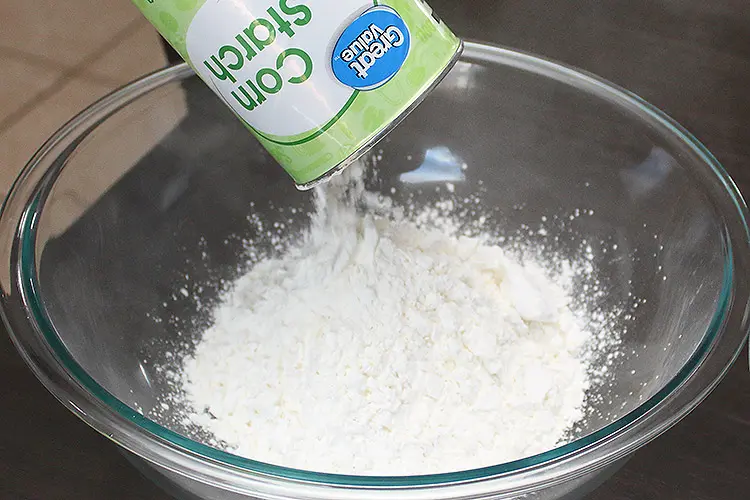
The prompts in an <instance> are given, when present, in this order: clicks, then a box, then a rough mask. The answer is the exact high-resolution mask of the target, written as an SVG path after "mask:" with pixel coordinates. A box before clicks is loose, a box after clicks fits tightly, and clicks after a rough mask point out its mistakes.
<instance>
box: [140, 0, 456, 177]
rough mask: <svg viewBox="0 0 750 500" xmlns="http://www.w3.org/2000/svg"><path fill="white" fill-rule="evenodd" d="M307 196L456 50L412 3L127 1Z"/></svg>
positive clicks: (389, 122) (442, 69)
mask: <svg viewBox="0 0 750 500" xmlns="http://www.w3.org/2000/svg"><path fill="white" fill-rule="evenodd" d="M134 3H135V4H136V6H137V7H138V8H139V9H140V10H141V11H142V12H143V13H144V14H145V15H146V17H147V18H148V19H149V20H150V21H151V23H152V24H153V25H154V26H155V27H156V28H157V29H158V31H159V32H160V33H161V34H162V36H164V38H165V39H166V40H167V41H168V42H169V43H170V44H171V45H172V46H173V47H174V48H175V49H176V50H177V52H179V54H180V55H181V56H182V57H183V58H184V59H185V60H186V61H187V62H188V63H189V64H190V65H191V66H192V67H193V68H194V69H195V71H196V73H197V74H198V75H199V76H200V77H201V78H202V79H203V80H204V81H205V82H206V83H207V84H208V85H209V86H210V87H211V88H212V89H213V90H214V91H215V92H216V94H217V95H218V96H219V97H220V98H221V99H222V101H224V103H225V104H226V105H227V106H229V107H230V108H231V109H232V110H233V111H234V113H235V115H237V117H238V118H239V119H240V120H242V122H243V123H244V124H245V125H246V126H247V128H248V129H250V130H251V131H252V132H253V134H255V136H256V137H257V138H258V140H260V142H261V143H262V144H263V146H264V147H265V148H266V149H267V150H268V151H269V152H270V153H271V154H272V155H273V156H274V158H276V160H277V161H278V162H279V163H280V164H281V166H282V167H284V169H285V170H286V171H287V172H288V173H289V174H290V175H291V176H292V178H293V179H294V181H295V182H296V183H297V186H298V187H300V188H301V189H308V188H310V187H312V186H314V185H315V184H317V183H318V182H321V181H322V180H324V179H326V178H327V177H329V176H331V175H333V174H334V173H336V172H338V171H340V170H341V169H343V168H345V167H346V166H347V165H349V164H350V163H351V162H352V161H354V160H355V159H356V158H357V157H359V156H360V155H361V154H363V153H364V152H366V151H367V150H368V149H369V148H370V147H372V146H373V145H374V144H375V143H376V142H377V141H378V140H379V139H380V138H381V137H383V136H384V135H385V134H386V133H387V132H388V131H389V130H390V129H391V128H392V127H393V126H395V124H397V123H398V122H399V121H400V119H402V118H403V117H405V116H406V115H407V114H408V112H409V111H410V110H411V109H412V108H413V107H415V106H416V105H417V104H418V103H419V101H420V100H421V99H422V98H423V97H424V95H425V94H426V93H427V92H428V91H429V90H430V89H431V88H432V87H434V86H435V85H437V83H438V82H439V81H440V80H441V78H442V77H443V76H444V75H445V74H446V73H447V72H448V71H449V70H450V68H451V67H452V66H453V64H454V63H455V62H456V60H457V59H458V56H459V55H460V52H461V48H462V43H461V41H460V40H459V39H458V38H457V37H456V36H455V35H454V34H453V33H452V32H451V31H450V29H448V27H447V26H446V25H445V24H444V23H443V22H441V21H440V20H439V19H438V18H437V17H436V16H435V15H434V14H433V12H432V10H431V9H430V7H429V6H428V5H427V4H426V3H425V2H424V1H422V0H374V1H373V0H370V1H367V0H134Z"/></svg>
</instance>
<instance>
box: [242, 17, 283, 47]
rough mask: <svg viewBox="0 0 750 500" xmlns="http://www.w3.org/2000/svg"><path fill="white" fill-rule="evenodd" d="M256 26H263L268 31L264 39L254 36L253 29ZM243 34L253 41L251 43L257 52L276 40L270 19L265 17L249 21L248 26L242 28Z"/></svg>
mask: <svg viewBox="0 0 750 500" xmlns="http://www.w3.org/2000/svg"><path fill="white" fill-rule="evenodd" d="M258 26H263V27H264V28H265V29H266V31H268V36H266V38H265V39H261V38H258V37H257V36H255V30H256V28H258ZM243 32H244V33H245V35H247V37H248V38H249V39H250V41H251V42H253V45H255V47H256V48H257V49H258V52H261V51H262V50H263V49H265V48H266V47H268V46H269V45H271V44H272V43H273V42H274V41H275V40H276V30H275V29H274V27H273V24H271V21H268V20H267V19H263V18H261V19H256V20H255V21H253V22H252V23H250V26H248V27H247V28H245V29H244V30H243Z"/></svg>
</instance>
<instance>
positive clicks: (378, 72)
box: [331, 6, 411, 90]
mask: <svg viewBox="0 0 750 500" xmlns="http://www.w3.org/2000/svg"><path fill="white" fill-rule="evenodd" d="M410 47H411V34H410V33H409V28H408V27H407V26H406V23H405V22H404V20H403V19H402V18H401V16H399V15H398V12H396V11H395V10H394V9H392V8H390V7H386V6H378V7H373V8H372V9H369V10H368V11H366V12H365V13H364V14H362V15H361V16H359V17H358V18H357V19H355V20H354V22H352V23H351V24H350V25H349V27H347V28H346V29H345V30H344V32H343V33H342V34H341V36H340V37H339V40H338V42H337V43H336V46H335V48H334V50H333V58H332V61H331V65H332V68H333V74H334V75H335V76H336V78H337V79H338V80H339V81H340V82H341V83H343V84H344V85H346V86H348V87H351V88H353V89H356V90H373V89H376V88H378V87H381V86H383V85H385V84H386V83H388V81H389V80H390V79H391V78H393V77H394V76H396V73H398V72H399V70H400V69H401V67H402V66H403V65H404V62H406V58H407V57H408V55H409V48H410Z"/></svg>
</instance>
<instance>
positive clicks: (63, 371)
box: [0, 41, 750, 498]
mask: <svg viewBox="0 0 750 500" xmlns="http://www.w3.org/2000/svg"><path fill="white" fill-rule="evenodd" d="M461 60H462V61H481V62H483V63H486V64H495V65H500V66H506V67H512V68H515V69H519V70H523V71H527V72H530V73H533V74H534V75H536V76H540V77H543V78H545V79H550V78H552V79H554V80H556V81H559V82H562V83H566V84H569V85H573V86H575V87H576V88H578V89H581V90H585V91H587V92H590V93H591V94H593V95H595V96H597V97H599V98H606V99H608V100H610V101H611V102H613V103H615V104H617V105H619V106H620V107H623V108H626V109H627V110H628V111H630V112H637V113H639V114H640V115H641V116H642V117H643V118H644V119H646V120H649V121H650V122H651V123H653V124H655V125H658V126H659V127H660V129H661V130H662V132H665V133H669V134H671V135H672V136H673V137H675V138H677V139H678V140H679V141H680V143H681V144H683V145H685V146H687V147H689V148H690V150H691V152H692V153H693V154H695V155H696V156H697V157H698V158H699V159H700V161H701V163H702V164H703V165H704V166H705V167H706V171H705V172H703V173H704V174H705V175H706V176H707V177H706V182H708V181H713V182H714V183H719V185H720V186H721V187H722V194H723V195H724V197H723V198H722V199H719V200H713V201H716V202H717V203H718V202H722V203H723V204H724V206H725V208H727V213H722V215H723V216H725V218H726V220H725V221H724V222H725V227H724V229H725V234H724V244H725V246H724V248H725V267H724V282H723V287H722V291H721V294H720V295H721V296H720V299H719V301H718V305H717V309H716V311H715V314H714V317H713V318H712V321H711V325H710V327H709V328H708V330H707V332H706V334H705V336H704V338H703V341H702V342H701V344H700V345H699V347H698V348H697V349H696V351H695V352H694V353H693V355H692V356H691V358H690V359H689V361H688V362H687V363H686V364H685V366H683V368H682V369H681V370H680V371H679V372H678V373H677V374H676V375H675V376H674V377H673V378H672V379H671V380H670V381H669V382H668V383H666V384H665V385H664V387H663V388H662V389H661V390H659V391H658V392H657V393H656V394H655V395H654V396H652V397H651V398H649V399H648V400H646V401H644V402H643V403H641V404H640V405H639V406H638V407H637V408H635V409H634V410H632V411H631V412H629V413H628V414H626V415H623V416H622V417H620V418H619V419H618V420H616V421H615V422H612V423H611V424H609V425H607V426H606V427H603V428H602V429H600V430H599V431H596V432H594V433H592V434H590V435H588V436H585V437H582V438H579V439H577V440H575V441H573V442H571V443H568V444H566V445H564V446H561V447H558V448H555V449H553V450H550V451H547V452H545V453H542V454H538V455H535V456H532V457H528V458H524V459H522V460H516V461H513V462H508V463H504V464H500V465H495V466H491V467H485V468H481V469H474V470H469V471H460V472H451V473H444V474H434V475H424V476H393V477H385V476H353V475H340V474H328V473H317V472H310V471H303V470H297V469H290V468H286V467H280V466H276V465H271V464H265V463H262V462H257V461H254V460H250V459H245V458H242V457H239V456H237V455H234V454H231V453H228V452H223V451H220V450H217V449H215V448H211V447H209V446H206V445H203V444H200V443H197V442H195V441H193V440H191V439H188V438H185V437H183V436H181V435H180V434H178V433H176V432H174V431H171V430H169V429H167V428H165V427H163V426H161V425H159V424H156V423H155V422H153V421H151V420H149V419H148V418H146V417H144V416H143V415H141V414H140V413H138V412H137V411H135V410H133V409H132V408H130V407H129V406H127V405H126V404H124V403H123V402H121V401H120V400H118V399H117V398H115V397H114V396H113V395H112V394H110V393H109V392H108V391H106V390H105V389H104V388H103V387H101V386H100V385H99V384H98V383H96V381H95V380H93V378H91V377H90V376H89V375H88V374H87V373H86V372H85V370H83V369H82V367H81V366H80V365H79V364H78V363H77V362H76V361H75V359H73V357H72V355H70V353H69V352H68V351H67V350H66V349H65V347H64V344H63V343H62V341H61V340H60V337H59V336H58V335H57V332H56V331H55V328H54V326H53V324H52V322H51V321H50V319H49V317H48V315H47V313H46V312H45V308H44V305H43V302H42V301H41V299H40V296H39V293H38V289H39V287H38V283H37V281H36V279H37V276H36V264H37V258H38V256H37V255H36V254H35V242H36V229H37V223H38V221H39V214H40V213H41V210H42V209H43V206H44V202H45V200H46V196H47V195H48V194H49V191H50V189H51V188H52V186H53V184H54V181H55V179H56V177H57V175H58V174H59V172H60V170H61V169H62V167H63V166H64V161H59V158H58V156H56V155H60V157H62V156H64V155H65V154H70V152H71V151H73V150H74V149H75V148H76V147H77V145H78V144H80V142H81V141H82V140H83V139H84V138H85V137H86V136H87V135H88V134H89V133H91V131H92V130H94V129H95V128H96V127H97V126H98V125H99V124H100V123H101V122H103V121H104V120H105V119H106V118H107V117H109V116H111V115H112V114H114V113H116V112H117V111H119V110H120V109H122V108H124V107H125V106H127V105H128V104H130V103H132V102H133V101H135V100H137V99H138V98H140V97H142V96H144V95H147V94H148V93H150V92H152V91H154V90H156V89H158V88H161V87H162V86H165V85H168V84H170V83H174V82H178V81H181V80H183V79H185V78H188V77H190V76H192V75H194V73H193V71H192V70H191V69H190V68H189V67H188V66H187V64H185V63H182V64H179V65H176V66H172V67H169V68H165V69H163V70H160V71H157V72H155V73H152V74H151V75H148V76H146V77H144V78H142V79H139V80H136V81H135V82H133V83H131V84H129V85H127V86H125V87H123V88H121V89H119V90H117V91H115V92H113V93H111V94H110V95H108V96H106V97H104V98H103V99H101V100H99V101H98V102H96V103H95V104H93V105H92V106H90V107H89V108H87V109H86V110H84V111H83V112H82V113H80V114H79V115H78V116H76V117H75V118H73V119H72V120H71V121H70V122H68V123H67V124H66V125H65V126H63V127H62V128H61V129H60V130H59V131H58V132H57V133H55V134H54V135H53V136H52V137H51V138H50V139H49V140H48V141H47V142H46V143H45V144H44V145H43V146H42V147H41V149H40V150H39V151H38V152H37V153H36V154H35V155H34V156H33V157H32V159H31V160H30V161H29V163H28V164H27V165H26V167H25V168H24V170H23V171H22V172H21V174H20V175H19V177H18V178H17V180H16V181H15V183H14V184H13V186H12V188H11V190H10V192H9V194H8V196H7V197H6V200H5V202H4V203H3V206H2V211H1V212H0V243H1V244H2V245H3V247H4V250H7V251H8V255H9V257H10V262H9V267H8V268H7V269H5V270H3V271H4V273H3V275H2V276H0V288H1V290H0V291H1V294H0V305H2V317H3V321H4V322H5V325H6V327H7V329H8V332H9V334H10V336H11V338H12V340H13V342H14V344H15V345H16V348H17V349H18V351H19V352H20V353H21V355H22V357H23V358H24V360H25V361H26V363H27V364H28V365H29V366H30V367H31V369H32V371H33V372H34V373H35V374H36V376H37V377H38V378H39V379H40V380H41V381H42V383H43V384H44V385H45V386H46V387H47V388H48V390H50V392H52V394H53V395H55V397H57V398H58V399H59V400H60V401H61V402H62V403H63V404H64V405H65V406H66V407H68V408H69V409H70V410H71V411H72V412H73V413H74V414H76V415H77V416H78V417H79V418H81V419H82V420H84V421H85V422H87V423H88V424H89V425H90V426H92V427H93V428H94V429H96V430H97V431H99V432H100V433H102V434H104V435H105V436H107V437H108V438H109V439H111V440H112V441H114V442H116V443H117V444H119V445H120V446H122V447H124V448H125V449H127V450H129V451H131V452H133V453H135V454H136V455H138V456H140V457H141V458H143V459H145V460H147V461H149V462H151V463H153V464H156V465H158V466H159V467H162V468H164V469H166V470H168V471H171V472H174V473H177V474H180V475H183V476H186V477H188V478H191V479H194V480H197V481H199V482H202V483H206V484H210V485H213V486H216V487H220V488H222V489H227V490H231V491H235V492H238V493H246V492H249V491H251V492H254V493H255V494H258V493H261V494H263V495H266V496H268V497H276V496H278V497H281V498H292V497H294V498H382V497H385V496H387V495H388V494H389V492H390V494H392V492H393V489H394V488H395V489H398V490H399V491H400V495H401V496H402V497H405V498H406V497H409V498H459V497H470V496H474V495H486V494H488V493H493V494H498V493H501V494H508V495H511V494H512V495H519V494H524V493H528V492H531V491H534V490H536V489H538V488H539V487H540V486H541V487H549V486H552V485H554V484H557V483H559V482H562V481H567V480H571V479H574V478H576V477H580V476H582V475H584V474H586V473H588V472H591V471H593V470H596V469H599V468H604V467H606V466H608V465H611V464H613V463H615V462H617V461H619V460H621V459H623V458H625V457H626V456H627V455H629V454H630V453H632V452H633V451H635V450H636V449H637V448H639V447H641V446H643V445H645V444H646V443H647V442H649V441H651V440H652V439H654V438H655V437H657V436H658V435H660V434H661V433H663V432H665V431H666V430H667V429H668V428H670V427H671V426H672V425H674V424H675V423H677V422H678V421H679V420H680V419H682V418H683V417H684V416H686V415H687V414H688V413H689V412H690V411H691V410H692V409H694V408H695V407H696V406H697V405H698V404H699V403H700V402H701V401H702V400H703V399H704V398H705V397H706V396H707V395H708V394H709V393H710V391H711V390H713V388H714V387H715V386H716V385H717V384H718V383H719V382H720V381H721V379H722V378H723V377H724V375H725V374H726V372H727V371H728V369H729V367H731V365H732V364H733V363H734V361H735V360H736V358H737V356H739V353H740V351H741V349H742V346H743V345H744V341H745V339H746V337H747V334H748V330H749V325H748V323H749V321H750V320H748V317H750V314H749V313H748V311H750V292H749V291H748V288H749V286H747V285H745V284H744V283H743V280H742V279H741V276H742V275H743V274H744V273H745V272H746V271H748V269H750V265H748V259H750V257H746V256H748V255H750V251H749V250H750V244H749V243H748V241H749V240H750V230H749V229H748V224H747V220H748V210H747V207H746V205H745V202H744V200H743V199H742V196H741V195H740V192H739V190H738V189H737V187H736V185H735V184H734V182H733V181H732V179H731V178H730V177H729V175H728V174H727V173H726V172H725V170H724V169H723V167H722V166H721V165H720V164H719V162H718V161H717V160H716V159H715V158H714V156H713V155H712V154H711V153H710V152H709V151H708V150H707V149H706V148H705V146H703V145H702V144H701V143H700V142H699V141H698V140H697V139H696V138H695V137H693V136H692V135H691V134H690V133H689V132H687V131H686V130H685V129H684V128H682V127H681V126H680V125H679V124H677V123H676V122H675V121H674V120H672V119H671V118H669V117H668V116H667V115H666V114H664V113H663V112H661V111H660V110H658V109H657V108H655V107H654V106H652V105H650V104H648V103H647V102H646V101H644V100H643V99H641V98H640V97H638V96H636V95H634V94H632V93H630V92H628V91H626V90H623V89H621V88H619V87H618V86H616V85H613V84H611V83H609V82H607V81H606V80H604V79H602V78H599V77H597V76H594V75H592V74H589V73H587V72H584V71H580V70H577V69H575V68H572V67H570V66H568V65H564V64H561V63H558V62H554V61H551V60H548V59H545V58H541V57H538V56H534V55H532V54H528V53H525V52H520V51H516V50H511V49H508V48H503V47H499V46H494V45H488V44H483V43H478V42H470V41H467V42H466V44H465V51H464V55H463V56H462V58H461ZM737 249H740V250H741V251H739V252H738V251H736V250H737ZM5 273H8V275H7V276H6V275H5ZM427 491H429V493H426V492H427Z"/></svg>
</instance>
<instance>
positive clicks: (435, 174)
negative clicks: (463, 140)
mask: <svg viewBox="0 0 750 500" xmlns="http://www.w3.org/2000/svg"><path fill="white" fill-rule="evenodd" d="M464 165H465V164H464V162H463V160H461V158H459V157H458V156H456V155H455V154H453V152H452V151H451V150H450V149H448V148H447V147H445V146H438V147H434V148H430V149H428V150H427V151H426V152H425V155H424V162H422V164H421V165H420V166H419V167H418V168H417V169H416V170H412V171H411V172H406V173H405V174H401V176H400V177H399V180H400V181H401V182H403V183H405V184H424V183H428V182H463V181H465V180H466V175H465V174H464V168H465V167H464Z"/></svg>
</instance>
